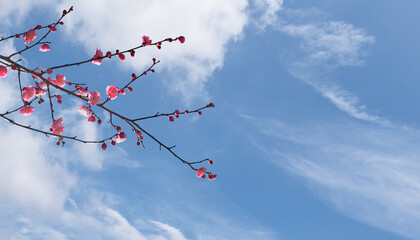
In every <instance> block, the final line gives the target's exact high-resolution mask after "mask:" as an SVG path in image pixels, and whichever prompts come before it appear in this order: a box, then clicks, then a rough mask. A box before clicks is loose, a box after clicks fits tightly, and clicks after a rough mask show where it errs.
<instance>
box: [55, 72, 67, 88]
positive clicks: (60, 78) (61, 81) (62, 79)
mask: <svg viewBox="0 0 420 240" xmlns="http://www.w3.org/2000/svg"><path fill="white" fill-rule="evenodd" d="M55 85H57V86H59V87H64V86H65V85H66V76H64V75H62V74H57V75H55Z"/></svg>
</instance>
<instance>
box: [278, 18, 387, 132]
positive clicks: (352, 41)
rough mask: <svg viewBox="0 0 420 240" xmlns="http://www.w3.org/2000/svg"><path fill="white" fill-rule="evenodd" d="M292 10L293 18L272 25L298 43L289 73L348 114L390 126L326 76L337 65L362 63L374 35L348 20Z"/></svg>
mask: <svg viewBox="0 0 420 240" xmlns="http://www.w3.org/2000/svg"><path fill="white" fill-rule="evenodd" d="M296 13H297V14H296V16H297V19H287V18H285V19H282V20H281V21H280V22H279V24H278V25H277V26H276V28H277V29H278V30H279V31H282V32H284V33H286V34H288V35H289V36H291V37H294V38H297V39H298V40H299V42H300V45H299V48H300V49H301V50H302V53H303V56H301V58H300V59H298V60H296V61H294V62H292V63H291V64H289V66H288V69H289V72H290V73H291V74H292V75H293V76H295V77H296V78H297V79H299V80H302V81H304V82H306V83H307V84H309V85H311V86H312V87H314V89H315V90H316V91H318V92H319V93H320V94H321V95H322V96H323V97H325V98H326V99H328V100H329V101H330V102H331V103H333V104H334V105H335V106H336V107H337V108H338V109H340V110H342V111H344V112H346V113H348V114H349V115H350V116H352V117H354V118H357V119H360V120H363V121H368V122H374V123H377V124H380V125H382V126H391V123H390V122H389V121H388V120H386V119H384V118H382V117H380V116H376V115H373V114H371V113H369V112H368V111H367V110H366V106H365V105H363V104H360V100H359V98H358V97H357V96H355V95H354V94H351V93H350V92H348V91H346V90H344V89H341V87H339V86H338V84H337V82H338V81H337V80H332V79H331V77H330V76H331V72H332V71H334V70H335V69H337V68H338V67H343V66H360V65H362V64H363V63H364V59H363V57H364V56H365V55H366V51H365V47H366V46H369V45H371V44H373V43H374V42H375V38H374V37H373V36H371V35H368V34H367V33H366V31H365V30H363V29H360V28H356V27H354V26H353V25H352V24H349V23H345V22H340V21H328V20H324V19H321V20H312V19H317V18H319V17H318V15H320V13H319V12H317V11H314V10H308V11H307V12H304V11H302V10H300V11H298V12H296ZM293 22H298V23H293ZM280 24H281V25H280Z"/></svg>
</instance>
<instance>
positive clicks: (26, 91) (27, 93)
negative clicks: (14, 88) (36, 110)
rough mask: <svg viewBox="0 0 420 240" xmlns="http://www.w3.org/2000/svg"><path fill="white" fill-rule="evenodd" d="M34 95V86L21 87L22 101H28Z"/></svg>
mask: <svg viewBox="0 0 420 240" xmlns="http://www.w3.org/2000/svg"><path fill="white" fill-rule="evenodd" d="M33 97H35V87H32V86H29V87H25V88H23V93H22V99H23V101H29V100H31V99H32V98H33Z"/></svg>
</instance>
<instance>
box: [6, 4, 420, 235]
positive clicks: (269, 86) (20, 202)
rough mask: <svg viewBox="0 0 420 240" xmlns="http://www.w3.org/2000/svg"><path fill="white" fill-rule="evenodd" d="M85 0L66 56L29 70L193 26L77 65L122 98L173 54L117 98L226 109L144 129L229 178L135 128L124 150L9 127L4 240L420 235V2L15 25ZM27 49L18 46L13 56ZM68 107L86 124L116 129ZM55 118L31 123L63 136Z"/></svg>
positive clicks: (19, 9)
mask: <svg viewBox="0 0 420 240" xmlns="http://www.w3.org/2000/svg"><path fill="white" fill-rule="evenodd" d="M71 5H73V6H74V12H72V13H71V14H70V15H68V16H67V17H66V18H65V19H64V22H65V24H64V26H63V27H60V28H59V29H58V31H57V32H56V33H54V34H52V36H51V38H50V40H51V41H52V44H51V47H52V50H51V51H50V52H47V53H41V52H38V51H32V52H30V53H28V54H26V55H23V56H22V57H23V63H24V64H25V65H27V66H29V67H32V68H34V67H44V68H45V67H48V66H52V65H58V64H62V63H66V62H73V61H78V60H84V59H87V58H90V57H92V56H93V53H94V51H95V50H96V48H101V49H103V50H104V51H106V50H108V49H111V50H114V49H117V48H118V49H120V50H121V49H125V48H129V47H132V46H136V45H138V44H141V36H143V35H148V36H150V37H151V39H153V40H160V39H164V38H166V37H169V36H170V37H176V36H179V35H184V36H185V37H186V42H185V43H184V44H182V45H181V44H179V43H172V44H165V45H164V46H163V48H162V50H157V49H155V48H146V49H143V50H142V51H138V52H137V53H136V58H133V59H131V58H129V59H127V60H126V61H125V62H121V61H119V60H117V59H113V60H109V61H104V63H103V64H102V65H101V66H96V65H93V64H88V65H84V66H80V67H74V68H68V69H63V70H62V71H60V73H63V74H65V75H66V77H67V79H68V80H69V81H74V82H86V83H87V84H88V85H89V88H90V89H95V90H98V91H100V92H101V93H103V95H105V88H106V86H107V85H110V84H115V83H121V82H125V81H127V80H129V79H130V76H131V73H132V72H137V73H141V72H142V71H143V70H144V69H146V68H147V67H148V65H149V64H150V62H151V58H153V57H156V58H158V59H160V60H161V63H160V64H159V65H157V66H156V71H157V73H156V74H153V75H151V74H148V75H147V76H146V77H145V78H144V79H142V80H140V81H138V82H136V84H135V85H134V86H133V88H134V92H133V93H132V94H127V95H126V96H120V97H119V98H117V99H116V100H114V101H112V102H110V103H109V107H110V108H113V109H118V110H119V111H120V112H122V113H124V114H127V115H129V116H133V117H137V116H138V117H140V116H145V115H151V114H154V113H156V112H158V111H159V112H171V111H173V110H175V109H179V110H184V109H194V108H197V107H201V106H203V105H205V104H207V103H209V102H214V103H215V105H216V107H215V108H213V109H208V110H205V111H204V112H203V115H202V116H197V115H189V116H182V117H180V118H179V119H176V120H175V122H173V123H171V122H169V121H168V120H167V119H166V118H161V119H154V120H147V121H144V122H142V126H143V127H144V128H145V129H147V130H149V131H150V132H151V133H152V134H153V135H154V136H156V137H157V138H159V139H161V140H162V141H163V142H165V143H167V144H168V145H177V147H176V148H175V149H176V152H177V153H179V154H181V155H182V156H184V158H186V159H188V160H191V161H195V160H201V159H203V158H206V157H209V158H211V159H213V160H214V165H212V166H210V165H205V167H207V168H208V169H209V170H211V171H213V172H215V173H217V174H218V178H217V179H216V180H215V181H211V182H210V181H208V180H202V179H198V178H197V177H196V176H195V172H193V171H191V170H190V169H189V168H187V167H186V166H183V165H182V164H181V163H180V162H179V161H177V160H176V159H174V158H173V157H172V156H171V155H170V154H169V153H168V152H165V151H159V146H158V145H156V144H155V143H154V142H153V141H152V140H151V139H149V138H145V141H144V142H145V145H146V148H145V149H143V148H139V147H138V146H136V139H135V137H134V136H133V135H129V136H128V140H127V141H126V142H124V143H121V144H117V146H116V147H110V146H109V147H108V149H107V150H106V151H102V150H101V149H100V146H96V145H83V144H79V143H66V146H65V147H64V148H62V147H57V146H55V142H54V139H48V138H46V137H44V136H42V135H37V134H35V133H32V132H28V131H27V130H25V129H19V128H16V127H13V126H10V125H9V124H8V123H7V122H3V121H2V122H1V123H0V131H1V132H2V133H3V138H1V139H0V150H1V152H2V157H0V182H1V184H0V238H1V239H19V240H20V239H122V238H123V239H130V240H131V239H133V240H134V239H136V240H137V239H156V240H162V239H168V240H184V239H203V240H204V239H269V240H271V239H281V240H288V239H386V240H391V239H392V240H394V239H395V240H396V239H420V230H419V228H418V226H419V224H420V202H419V201H418V199H419V197H420V177H419V175H418V172H419V170H420V162H419V156H420V150H418V149H419V148H418V145H419V143H420V130H419V129H420V124H419V123H418V122H419V118H420V110H419V109H418V104H417V103H418V102H419V101H420V94H419V90H418V89H420V84H419V82H418V77H419V76H420V70H419V69H420V68H419V67H418V66H419V65H420V58H419V56H420V48H419V47H418V46H417V45H418V43H419V42H420V33H418V31H416V27H417V25H416V23H418V22H420V16H419V15H418V9H419V8H420V3H418V2H417V1H414V0H406V1H393V0H390V1H387V2H386V3H384V2H383V1H376V0H373V1H368V2H366V1H359V0H355V1H330V0H320V1H307V0H300V1H297V0H283V1H281V0H261V1H251V0H250V1H246V0H229V1H227V0H224V1H199V2H197V1H192V0H177V1H171V2H167V1H163V0H162V1H153V2H150V1H148V2H146V1H128V0H124V1H118V2H117V1H110V0H104V1H99V0H96V1H54V0H40V1H37V3H34V2H33V3H32V2H27V1H24V0H15V1H9V0H6V2H5V3H2V10H0V21H1V22H2V25H1V26H0V32H1V33H2V35H7V33H14V32H22V31H25V30H27V29H29V28H32V27H34V26H36V25H37V24H46V23H51V22H53V21H55V19H56V18H57V16H59V15H60V13H61V11H62V10H63V9H65V8H68V7H69V6H71ZM22 47H23V44H22V40H21V39H20V40H17V41H16V40H15V41H8V42H2V43H0V52H1V53H7V52H10V51H13V50H14V49H20V48H22ZM57 73H58V72H57ZM14 80H16V76H15V75H14V73H12V72H9V75H8V77H7V78H5V79H2V81H1V82H0V87H1V88H2V89H3V94H2V95H1V96H0V110H1V112H4V111H6V110H7V109H11V108H13V107H16V106H19V99H14V98H13V96H16V93H18V92H16V91H17V90H16V89H17V85H16V82H15V81H14ZM27 81H28V83H29V80H27ZM63 101H64V104H63V105H62V106H60V107H59V108H58V107H57V114H59V115H60V116H63V119H64V121H65V127H66V132H67V133H68V134H70V135H71V134H74V135H78V136H81V137H85V138H89V139H92V138H101V137H104V136H107V135H109V134H110V133H112V129H111V128H110V127H109V126H107V125H104V124H103V126H100V127H98V126H96V125H92V124H91V123H89V122H87V120H86V119H85V118H84V117H82V116H81V115H80V114H78V113H77V110H76V109H77V106H78V105H79V104H80V102H77V101H75V100H73V99H70V98H66V97H63ZM46 115H47V116H48V107H47V106H42V105H41V106H40V107H37V108H36V111H35V112H34V114H32V115H31V116H30V117H22V116H17V115H16V116H15V118H16V120H19V121H21V122H24V123H27V124H31V125H33V126H39V127H41V128H44V129H48V127H49V126H50V124H51V123H50V122H49V121H50V119H49V117H45V116H46ZM104 119H106V117H105V116H104ZM104 122H105V121H104ZM122 126H123V127H124V125H122ZM125 127H126V126H125ZM127 132H131V131H129V130H127ZM11 143H13V144H11ZM22 149H23V150H22Z"/></svg>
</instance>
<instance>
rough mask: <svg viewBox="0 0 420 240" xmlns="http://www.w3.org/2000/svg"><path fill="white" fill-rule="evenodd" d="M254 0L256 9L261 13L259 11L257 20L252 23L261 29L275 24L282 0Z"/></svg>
mask: <svg viewBox="0 0 420 240" xmlns="http://www.w3.org/2000/svg"><path fill="white" fill-rule="evenodd" d="M254 2H255V5H256V10H257V11H260V12H262V13H260V16H259V19H258V21H254V22H253V23H254V24H256V25H257V27H258V28H260V29H261V30H264V29H265V28H266V27H267V26H270V25H273V24H275V23H276V21H277V18H278V16H277V14H278V12H279V11H280V10H281V8H282V5H283V0H256V1H254Z"/></svg>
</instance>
